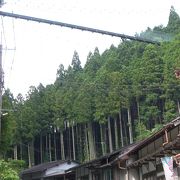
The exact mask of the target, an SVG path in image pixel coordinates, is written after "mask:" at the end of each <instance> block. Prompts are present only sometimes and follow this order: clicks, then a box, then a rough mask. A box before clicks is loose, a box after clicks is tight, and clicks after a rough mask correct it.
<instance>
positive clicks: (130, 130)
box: [0, 8, 180, 166]
mask: <svg viewBox="0 0 180 180" xmlns="http://www.w3.org/2000/svg"><path fill="white" fill-rule="evenodd" d="M179 22H180V18H179V16H178V15H177V13H176V12H175V11H174V9H173V8H171V12H170V16H169V23H168V25H167V27H161V26H159V27H155V28H154V29H153V30H151V29H148V30H147V31H145V32H144V33H141V34H140V36H145V35H151V33H149V32H153V33H154V32H156V33H157V31H158V32H159V34H160V33H163V34H164V33H169V34H171V37H173V39H172V40H171V41H169V42H162V43H161V45H160V46H158V45H150V44H145V43H140V42H134V41H124V42H122V43H121V44H119V46H118V47H115V46H113V45H112V46H111V47H110V48H109V49H107V50H106V51H104V52H103V53H102V54H100V53H99V50H98V48H96V49H95V50H94V52H90V53H89V55H88V57H87V61H86V64H85V66H84V67H82V66H81V61H80V59H79V56H78V53H77V52H76V51H75V52H74V55H73V58H72V63H71V65H70V66H69V67H68V68H67V69H65V68H64V66H63V65H62V64H61V65H60V66H59V68H58V70H57V77H56V80H55V82H54V83H53V84H51V85H48V86H46V87H44V86H43V85H42V84H40V85H39V86H38V87H30V89H29V92H28V94H27V97H26V98H25V99H24V98H23V97H22V95H18V97H17V98H16V99H14V98H13V96H12V95H11V93H10V92H9V91H7V92H6V93H5V94H4V96H3V99H4V104H3V106H4V108H14V109H15V110H16V111H14V112H13V111H12V112H9V114H8V116H3V117H2V130H3V131H2V142H1V146H0V151H1V155H2V156H3V157H4V158H8V157H14V158H15V159H23V160H26V161H27V162H28V164H29V166H31V165H33V164H38V163H42V162H46V161H52V160H57V159H74V160H78V161H80V162H84V161H87V160H90V159H93V158H96V157H99V156H100V155H104V154H106V153H108V152H112V151H114V150H117V149H118V148H120V147H123V146H125V145H127V144H129V143H133V142H134V141H136V140H140V139H143V138H146V137H147V136H148V135H150V134H151V133H152V132H154V131H156V130H157V129H158V128H160V127H161V126H162V125H163V124H164V123H167V122H168V121H170V120H171V119H172V118H175V117H176V116H178V115H179V114H180V93H179V92H180V80H179V79H177V78H176V77H175V74H174V70H175V69H176V68H179V67H180V51H179V47H180V23H179ZM156 38H159V36H157V37H156ZM161 38H163V37H161Z"/></svg>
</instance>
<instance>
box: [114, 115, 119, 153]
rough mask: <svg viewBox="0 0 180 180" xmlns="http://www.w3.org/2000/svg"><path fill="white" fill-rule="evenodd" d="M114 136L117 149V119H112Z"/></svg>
mask: <svg viewBox="0 0 180 180" xmlns="http://www.w3.org/2000/svg"><path fill="white" fill-rule="evenodd" d="M114 134H115V148H116V150H117V149H118V148H119V138H118V129H117V117H116V118H115V119H114Z"/></svg>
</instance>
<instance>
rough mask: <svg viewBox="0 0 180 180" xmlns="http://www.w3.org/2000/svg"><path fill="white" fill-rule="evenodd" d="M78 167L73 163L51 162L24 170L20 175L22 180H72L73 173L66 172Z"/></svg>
mask: <svg viewBox="0 0 180 180" xmlns="http://www.w3.org/2000/svg"><path fill="white" fill-rule="evenodd" d="M77 165H79V163H77V162H75V161H63V160H62V161H53V162H48V163H43V164H40V165H37V166H33V167H32V168H29V169H26V170H24V171H23V172H22V173H21V179H22V180H64V179H66V180H74V179H75V173H74V172H72V171H68V170H69V169H70V168H72V167H75V166H77Z"/></svg>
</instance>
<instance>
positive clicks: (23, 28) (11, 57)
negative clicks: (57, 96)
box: [0, 0, 180, 96]
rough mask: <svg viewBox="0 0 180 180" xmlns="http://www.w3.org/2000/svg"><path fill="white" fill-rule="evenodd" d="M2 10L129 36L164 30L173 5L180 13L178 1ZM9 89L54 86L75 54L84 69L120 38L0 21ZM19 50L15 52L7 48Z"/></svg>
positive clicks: (62, 1) (102, 0)
mask: <svg viewBox="0 0 180 180" xmlns="http://www.w3.org/2000/svg"><path fill="white" fill-rule="evenodd" d="M5 3H6V4H5V5H4V6H3V7H2V8H1V10H2V11H6V12H14V13H17V14H23V15H29V16H34V17H39V18H47V19H50V20H57V21H60V22H65V23H71V24H77V25H82V26H87V27H92V28H98V29H101V30H107V31H112V32H117V33H124V34H127V35H134V34H135V33H136V32H137V33H140V32H141V31H144V30H145V29H146V28H147V27H151V28H153V27H154V26H157V25H161V24H162V25H164V26H166V24H167V22H168V15H169V11H170V7H171V6H172V5H173V6H174V8H175V10H176V12H177V13H178V14H180V0H51V1H50V0H5ZM0 24H1V36H2V37H1V39H2V44H3V48H4V50H3V68H4V72H5V87H6V88H7V87H8V88H10V89H11V91H12V92H13V94H14V95H15V96H16V95H17V94H18V93H22V94H23V95H25V94H26V93H27V91H28V89H29V86H31V85H34V86H38V84H39V83H42V84H43V85H47V84H51V83H53V82H54V81H55V78H56V71H57V68H58V66H59V65H60V64H64V66H65V67H66V68H67V66H68V65H69V64H70V63H71V60H72V56H73V52H74V50H76V51H77V52H78V53H79V56H80V60H81V62H82V65H84V64H85V62H86V57H87V55H88V53H89V52H90V51H93V50H94V48H95V47H98V48H99V50H100V52H101V53H102V52H103V51H104V50H105V49H107V48H109V47H110V45H111V44H114V45H116V46H117V45H118V44H119V43H120V39H119V38H115V37H110V36H105V35H97V34H95V33H89V32H84V31H83V32H82V31H79V30H72V29H68V28H62V27H58V26H53V25H47V24H42V23H36V22H30V21H25V20H18V19H13V18H7V17H1V23H0ZM6 48H8V49H14V48H15V49H16V50H5V49H6Z"/></svg>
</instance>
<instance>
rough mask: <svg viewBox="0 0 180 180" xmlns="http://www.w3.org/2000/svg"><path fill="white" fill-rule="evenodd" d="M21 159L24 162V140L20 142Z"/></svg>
mask: <svg viewBox="0 0 180 180" xmlns="http://www.w3.org/2000/svg"><path fill="white" fill-rule="evenodd" d="M20 159H21V160H23V146H22V140H21V142H20Z"/></svg>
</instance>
